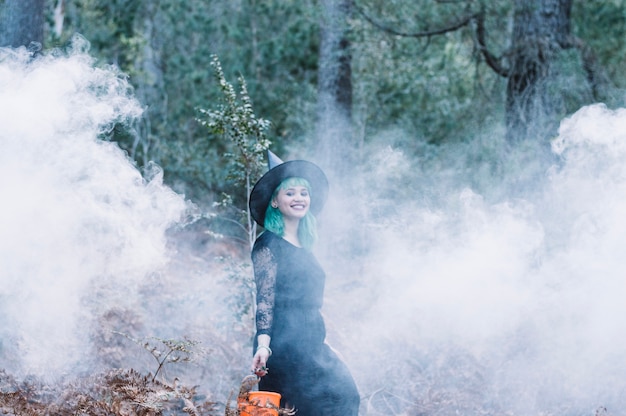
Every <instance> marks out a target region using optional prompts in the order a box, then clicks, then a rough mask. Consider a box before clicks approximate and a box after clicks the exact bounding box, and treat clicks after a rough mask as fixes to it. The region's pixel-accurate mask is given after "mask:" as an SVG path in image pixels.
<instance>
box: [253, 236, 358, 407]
mask: <svg viewBox="0 0 626 416" xmlns="http://www.w3.org/2000/svg"><path fill="white" fill-rule="evenodd" d="M252 262H253V264H254V276H255V281H256V287H257V311H256V328H257V332H256V335H257V336H258V335H260V334H267V335H269V336H270V337H271V344H270V345H271V348H272V352H273V353H272V356H271V357H270V358H269V359H268V361H267V367H268V368H269V372H268V374H267V375H266V376H264V377H262V378H261V381H260V383H259V389H260V390H264V391H274V392H278V393H280V394H281V396H282V399H281V406H282V407H295V408H296V409H297V413H296V415H297V416H320V415H323V416H333V415H337V416H356V415H358V413H359V401H360V398H359V393H358V391H357V388H356V385H355V383H354V380H353V379H352V375H351V374H350V372H349V370H348V368H347V367H346V365H345V364H344V363H343V361H341V360H340V359H339V357H338V356H337V355H336V354H335V353H334V352H333V351H332V350H331V349H330V347H329V346H328V345H327V344H325V343H324V339H325V338H326V328H325V326H324V320H323V318H322V315H321V313H320V308H321V307H322V300H323V296H324V284H325V279H326V277H325V274H324V271H323V270H322V268H321V267H320V265H319V264H318V262H317V260H316V259H315V257H314V256H313V254H312V253H311V252H310V251H308V250H306V249H303V248H300V247H296V246H294V245H293V244H291V243H289V242H288V241H286V240H285V239H283V238H281V237H279V236H277V235H276V234H273V233H272V232H269V231H265V232H264V233H263V234H261V235H260V236H259V237H258V238H257V240H256V242H255V244H254V248H253V249H252ZM254 339H255V341H254V344H255V345H254V348H255V349H256V343H257V337H256V336H255V337H254Z"/></svg>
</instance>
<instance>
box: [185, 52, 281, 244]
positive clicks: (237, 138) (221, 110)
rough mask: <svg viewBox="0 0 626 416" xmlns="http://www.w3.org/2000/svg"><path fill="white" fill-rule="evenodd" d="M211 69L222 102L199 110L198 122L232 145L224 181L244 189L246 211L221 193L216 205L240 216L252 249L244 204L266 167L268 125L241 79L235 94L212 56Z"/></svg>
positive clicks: (251, 226)
mask: <svg viewBox="0 0 626 416" xmlns="http://www.w3.org/2000/svg"><path fill="white" fill-rule="evenodd" d="M211 66H212V67H213V71H214V75H215V78H216V80H217V82H218V85H219V88H220V91H221V93H222V97H221V100H220V101H221V102H220V103H219V104H218V105H217V107H216V108H215V109H203V108H200V109H199V110H198V111H199V112H200V114H201V115H202V117H199V118H198V119H197V120H198V122H199V123H200V124H201V125H202V126H204V127H206V128H207V129H208V131H209V133H210V134H213V135H219V136H223V137H225V138H226V139H228V141H229V142H230V143H231V145H232V151H228V152H226V153H225V154H224V157H225V158H226V159H228V160H229V161H230V166H229V173H228V176H227V178H228V179H229V180H232V181H233V182H234V185H235V187H234V189H243V190H245V200H246V208H245V209H243V210H240V209H237V208H236V207H235V205H234V203H233V199H234V198H233V197H232V196H231V195H228V194H224V197H223V199H222V201H221V202H220V203H218V204H217V205H218V206H221V207H225V208H228V207H232V208H233V209H235V211H236V212H237V214H238V215H237V216H239V217H240V218H239V220H236V221H235V222H236V223H237V224H238V225H239V226H240V227H242V228H243V230H244V232H245V233H246V234H247V237H248V238H247V243H248V244H249V246H250V247H252V244H253V243H254V239H255V237H256V224H255V223H254V221H253V220H252V216H251V214H250V209H249V207H248V203H247V202H249V197H250V191H251V190H252V184H253V183H254V182H255V181H256V179H257V178H258V177H259V176H261V174H262V172H263V169H264V167H265V164H264V158H265V153H266V151H267V149H268V148H269V146H270V144H271V142H270V141H269V140H268V139H267V136H266V132H267V130H268V128H269V126H270V122H269V121H268V120H265V119H263V118H259V117H257V116H256V115H255V114H254V109H253V107H252V100H251V98H250V94H249V93H248V88H247V84H246V80H245V78H244V77H243V76H241V75H240V76H239V77H238V78H237V80H238V82H239V86H240V89H239V94H237V93H236V92H235V88H234V87H233V85H232V84H231V83H229V82H228V81H227V80H226V77H225V76H224V71H223V69H222V65H221V63H220V61H219V59H218V57H217V56H216V55H213V56H212V61H211ZM242 218H243V221H242V220H241V219H242Z"/></svg>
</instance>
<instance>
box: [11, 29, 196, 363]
mask: <svg viewBox="0 0 626 416" xmlns="http://www.w3.org/2000/svg"><path fill="white" fill-rule="evenodd" d="M74 46H75V50H74V51H71V52H68V53H63V52H59V51H54V52H51V53H49V54H45V55H42V56H38V57H31V56H30V54H29V53H28V52H27V51H26V50H25V49H18V50H12V49H2V50H0V126H1V128H0V192H1V194H2V203H1V204H0V265H1V266H0V282H1V285H0V299H2V301H1V302H0V316H1V318H2V322H3V324H2V330H0V332H1V333H2V336H1V338H2V346H1V349H2V353H3V356H5V357H7V356H14V359H15V360H16V361H15V362H13V363H12V365H13V366H14V367H15V370H16V371H24V372H29V373H34V374H44V373H50V372H60V373H62V372H66V371H69V370H70V369H72V368H74V367H75V366H76V365H77V363H80V362H83V361H84V360H85V358H86V355H87V354H89V353H90V352H91V351H90V350H89V348H88V343H87V342H88V337H89V325H90V324H91V323H92V322H91V321H92V319H93V318H94V316H97V314H98V313H100V312H102V311H103V310H106V309H107V308H111V307H116V306H117V307H128V306H132V305H133V304H134V303H135V302H136V301H137V288H138V286H139V285H140V284H141V282H142V280H143V279H144V278H145V276H146V275H147V274H148V273H150V272H153V271H154V270H158V269H159V268H160V267H162V266H163V265H164V263H165V262H166V261H167V255H166V254H167V253H166V248H165V230H166V229H167V228H168V227H169V226H171V225H172V224H173V223H175V222H176V221H178V220H179V219H180V218H181V215H182V212H183V210H184V209H185V201H184V199H183V198H182V197H181V196H179V195H177V194H175V193H174V192H173V191H171V190H170V189H169V188H167V187H166V186H163V184H162V175H159V174H156V175H154V177H153V178H151V179H150V180H149V181H148V180H146V179H145V178H143V177H142V175H141V173H140V172H139V171H138V170H137V168H136V167H135V166H134V164H133V163H132V161H131V160H130V159H129V158H128V157H127V155H126V154H125V153H124V152H123V151H122V150H121V149H120V148H119V147H118V146H117V145H116V144H115V143H111V142H107V141H105V140H102V139H101V138H100V137H101V135H103V134H107V133H109V131H110V130H111V129H112V127H113V125H114V124H115V123H116V122H125V121H128V120H130V119H133V118H136V117H138V116H139V115H140V114H141V107H140V105H139V104H138V102H137V101H136V100H135V99H134V98H133V97H132V95H131V89H130V86H129V84H128V81H127V80H126V79H125V77H124V76H122V75H121V74H120V73H119V72H118V71H116V70H115V69H114V68H109V69H100V68H96V67H95V63H94V60H93V58H91V57H90V56H89V55H88V54H87V53H85V52H84V49H86V47H85V45H84V41H81V40H80V39H78V38H77V39H75V42H74ZM81 49H82V51H81ZM87 296H89V302H87ZM8 366H9V363H8V362H7V363H5V365H4V366H3V367H5V368H6V367H8Z"/></svg>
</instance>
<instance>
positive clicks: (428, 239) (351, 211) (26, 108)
mask: <svg viewBox="0 0 626 416" xmlns="http://www.w3.org/2000/svg"><path fill="white" fill-rule="evenodd" d="M141 112H142V104H140V103H139V102H138V101H137V100H136V99H135V98H134V97H133V95H132V89H131V88H130V86H129V83H128V81H127V79H126V78H125V76H124V75H123V74H120V73H118V72H117V71H116V70H115V69H114V68H105V69H102V68H96V65H95V62H94V60H93V58H91V57H90V56H89V54H88V53H87V52H86V45H85V44H81V42H80V41H78V40H77V41H75V44H74V50H73V51H70V52H69V53H67V54H66V53H60V52H55V53H51V54H48V55H43V56H39V57H37V58H35V59H33V58H31V57H30V55H29V53H28V52H27V51H26V50H1V51H0V125H1V126H2V129H0V191H1V192H2V195H3V197H2V204H1V205H0V236H1V238H0V245H1V247H0V259H1V260H0V263H1V265H2V267H1V268H0V281H1V282H2V285H1V286H0V296H1V297H2V302H1V303H0V316H1V317H2V321H3V325H2V329H1V330H0V333H1V338H0V339H1V340H2V341H1V342H2V343H1V348H0V353H1V357H2V367H4V368H6V369H8V370H10V371H12V372H13V373H15V374H17V375H19V376H26V375H28V374H34V375H37V376H41V377H52V378H54V377H55V376H57V375H59V374H71V373H74V372H77V371H90V369H92V368H94V366H96V365H99V366H102V365H103V363H107V362H109V363H110V362H111V361H110V360H109V361H106V360H104V361H102V359H100V361H98V360H97V359H96V358H95V357H94V355H98V354H99V353H98V352H94V351H95V350H94V348H96V347H97V345H95V341H94V340H95V339H96V337H97V336H99V335H98V334H100V332H101V328H100V329H99V325H101V324H98V322H101V318H102V316H103V315H106V313H107V312H110V311H111V310H117V311H126V312H120V313H121V314H122V315H124V314H125V313H126V314H129V315H132V316H136V318H132V317H130V318H124V319H121V320H120V322H119V325H117V326H115V325H113V326H112V327H111V328H112V329H114V330H124V331H130V332H132V331H135V332H134V334H135V335H137V336H142V337H150V336H154V337H163V338H167V337H174V338H183V337H187V336H189V337H192V338H193V339H197V340H199V341H201V342H202V343H204V345H205V346H206V348H207V349H209V350H212V351H213V357H214V358H213V359H211V358H205V359H204V361H200V362H198V363H197V365H198V368H199V370H198V371H197V372H196V373H194V374H195V375H196V376H197V377H198V378H199V379H198V380H190V382H191V383H198V384H200V385H201V386H202V389H203V390H205V391H208V390H209V389H215V390H216V391H217V393H216V394H218V395H219V394H227V392H228V390H229V389H231V388H234V387H236V385H232V384H229V383H231V382H232V381H234V380H238V379H239V377H240V376H242V375H245V374H246V373H247V371H248V369H247V365H248V360H249V355H248V354H250V351H249V348H250V347H249V346H248V345H247V344H246V342H247V341H248V340H249V337H251V336H252V328H251V327H249V326H248V327H246V325H248V324H249V320H248V321H246V319H247V318H246V316H243V318H242V316H239V317H235V316H232V315H231V316H229V315H228V313H229V312H230V313H232V310H228V308H225V303H226V304H229V302H225V301H224V296H226V295H227V294H229V293H231V292H229V291H228V290H229V289H228V288H225V287H224V274H225V272H224V270H223V269H220V268H219V267H217V266H216V265H215V263H211V260H212V259H210V258H209V255H210V253H208V252H206V250H205V251H202V250H204V249H200V248H198V247H193V243H194V242H193V241H191V240H186V241H185V242H184V243H185V244H182V243H180V242H178V241H172V240H176V239H177V238H178V237H180V236H183V237H185V234H184V233H181V232H172V230H176V229H179V230H181V229H185V227H186V226H187V224H188V220H189V218H190V216H193V215H194V214H193V213H194V212H195V207H194V205H193V201H188V200H186V198H185V197H184V196H183V195H179V194H177V193H175V192H174V191H172V190H171V189H170V188H169V187H167V186H166V185H164V184H163V173H162V172H161V171H160V169H159V167H158V166H156V165H153V166H150V167H149V168H148V169H147V170H144V171H140V170H139V169H138V168H137V167H136V166H135V165H134V163H133V162H131V161H130V159H129V158H128V157H127V155H126V154H125V153H124V152H122V151H121V150H120V149H119V147H118V146H117V144H115V143H112V142H109V141H107V140H105V139H103V138H105V137H106V136H107V135H108V134H109V133H110V131H111V129H112V127H113V125H114V123H116V122H132V120H134V119H136V118H138V117H140V116H141ZM393 134H395V135H397V134H405V133H402V132H394V133H393ZM391 135H392V134H391V133H390V134H389V136H391ZM389 136H386V135H384V134H381V136H380V137H378V138H377V140H375V141H374V142H373V143H372V144H371V145H370V146H369V147H368V148H367V149H366V150H365V154H363V155H362V160H366V161H367V163H368V164H367V166H365V162H364V165H362V166H356V167H355V168H354V170H353V171H354V172H355V175H353V177H351V178H349V179H346V178H345V177H344V178H332V177H331V197H330V199H329V202H328V204H327V207H326V209H325V211H324V213H323V214H322V215H321V216H320V218H319V220H320V224H321V245H320V247H318V249H317V254H318V256H319V258H320V261H321V263H322V264H323V265H324V268H325V269H326V271H327V275H328V277H327V279H328V280H327V282H328V283H327V290H326V298H327V299H326V305H325V310H324V312H325V315H326V319H327V325H328V330H329V341H330V342H331V344H332V345H334V346H336V347H337V349H338V350H339V351H340V353H341V354H342V355H343V356H344V358H345V360H346V362H347V363H348V364H349V366H350V368H351V369H352V371H353V374H354V376H355V379H356V381H357V384H358V385H359V388H360V390H361V394H362V398H363V405H362V413H363V414H369V415H377V414H381V415H382V414H387V415H388V414H420V412H421V414H456V413H457V412H460V413H461V414H478V413H480V412H482V413H484V414H505V413H506V414H519V415H527V414H593V413H594V412H595V410H596V409H598V408H600V407H601V406H605V407H606V408H607V409H609V411H611V410H612V411H614V412H617V414H619V411H620V409H623V408H626V380H624V377H623V374H624V372H625V370H626V369H625V368H624V367H625V366H626V348H625V347H626V331H624V329H625V328H624V326H625V324H624V322H623V319H622V315H624V313H625V312H626V303H624V302H623V294H624V271H623V265H622V263H623V248H624V246H625V244H624V243H625V238H626V237H625V236H626V221H624V220H623V215H624V212H625V209H626V164H625V163H624V161H625V159H626V140H625V139H626V137H624V136H626V113H625V112H624V111H623V110H618V111H612V110H608V109H606V108H605V107H604V106H602V105H594V106H590V107H586V108H583V109H581V110H579V111H578V112H577V113H576V114H574V115H573V116H571V117H569V118H567V119H565V120H563V122H562V124H561V128H560V131H559V135H558V137H557V138H555V140H554V141H553V142H552V149H551V150H550V156H549V157H544V156H543V153H542V150H540V149H539V150H538V149H537V148H534V147H532V146H527V147H526V148H520V149H518V150H516V151H509V152H502V151H500V150H498V149H499V148H501V147H502V143H499V142H498V141H497V139H492V138H491V137H489V135H484V136H480V135H478V134H477V139H476V141H475V142H474V143H472V144H465V145H458V147H456V148H452V147H450V148H446V147H445V146H443V147H441V148H438V149H434V148H432V149H431V148H428V147H427V146H425V147H424V148H423V149H422V150H421V153H420V156H419V157H417V158H414V157H412V156H409V155H408V154H406V153H405V152H404V151H403V150H402V149H399V148H396V147H394V146H393V145H392V144H391V141H390V140H389ZM496 136H497V135H496V134H494V137H496ZM435 150H436V151H435ZM481 155H482V156H483V157H482V158H481V157H478V156H481ZM485 155H487V156H488V157H486V156H485ZM537 155H542V156H541V157H538V156H537ZM281 157H283V158H284V159H289V158H291V157H285V155H281ZM318 162H319V163H320V165H321V166H322V167H324V168H327V166H324V160H320V161H318ZM345 185H349V186H345ZM185 238H186V237H185ZM187 250H188V251H187ZM245 272H246V270H244V273H245ZM247 272H249V269H248V270H247ZM248 301H250V298H249V297H247V295H246V294H244V295H242V297H241V299H240V302H243V304H246V302H248ZM248 317H249V316H248ZM133 319H134V320H136V322H139V323H140V324H137V325H134V324H133V322H135V321H133ZM133 325H134V326H133ZM99 331H100V332H99ZM100 335H101V334H100ZM124 348H126V349H127V350H128V351H130V350H132V343H129V344H125V347H124ZM217 351H221V352H220V353H219V354H218V353H217ZM130 355H132V357H130V358H129V357H126V358H124V357H121V358H118V360H117V361H116V362H117V363H118V364H119V365H135V364H137V363H138V362H136V361H135V362H133V361H132V360H135V359H136V356H135V355H133V354H132V353H129V356H130ZM139 355H140V354H137V356H139ZM215 357H217V358H215ZM100 358H101V357H100ZM139 364H140V365H139V366H143V367H144V368H143V369H147V370H153V369H152V368H150V367H149V364H146V362H139ZM209 370H210V371H209ZM207 372H208V373H210V374H207ZM219 372H221V373H222V374H223V375H222V376H218V375H216V373H219ZM219 377H222V378H223V379H219V380H218V378H219ZM208 380H211V382H209V381H208ZM225 399H226V398H225V397H223V398H221V400H225Z"/></svg>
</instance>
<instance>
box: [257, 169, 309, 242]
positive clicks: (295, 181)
mask: <svg viewBox="0 0 626 416" xmlns="http://www.w3.org/2000/svg"><path fill="white" fill-rule="evenodd" d="M294 186H304V187H305V188H306V189H307V190H308V191H309V195H310V196H311V198H313V195H312V193H311V185H310V184H309V181H307V180H306V179H304V178H299V177H290V178H287V179H284V180H283V181H282V182H281V183H280V185H278V186H277V187H276V189H275V190H274V193H273V194H272V198H271V199H270V203H269V204H268V205H267V210H266V211H265V221H264V223H263V228H265V229H266V230H268V231H271V232H273V233H274V234H276V235H279V236H281V237H283V236H284V235H285V221H284V220H283V215H282V214H281V212H280V210H279V209H278V208H274V207H273V206H272V202H271V201H272V200H273V199H274V198H276V195H278V191H281V190H284V189H287V188H292V187H294ZM298 239H299V240H300V244H302V247H304V248H306V249H308V250H311V249H312V248H313V244H315V241H316V240H317V220H316V219H315V216H314V215H313V214H312V213H311V211H310V210H309V211H308V212H307V213H306V215H305V216H304V218H302V219H301V220H300V224H299V225H298Z"/></svg>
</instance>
